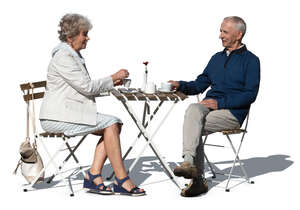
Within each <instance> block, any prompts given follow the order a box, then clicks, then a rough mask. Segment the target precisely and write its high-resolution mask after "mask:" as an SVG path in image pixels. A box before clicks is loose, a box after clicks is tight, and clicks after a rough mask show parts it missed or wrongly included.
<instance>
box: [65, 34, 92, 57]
mask: <svg viewBox="0 0 300 210" xmlns="http://www.w3.org/2000/svg"><path fill="white" fill-rule="evenodd" d="M88 33H89V31H80V33H79V34H78V35H77V36H75V37H74V38H72V39H70V38H68V40H67V41H68V43H69V45H70V46H71V47H72V48H73V49H74V50H75V51H76V52H79V51H80V50H82V49H85V48H86V44H87V42H88V40H90V38H89V36H88Z"/></svg>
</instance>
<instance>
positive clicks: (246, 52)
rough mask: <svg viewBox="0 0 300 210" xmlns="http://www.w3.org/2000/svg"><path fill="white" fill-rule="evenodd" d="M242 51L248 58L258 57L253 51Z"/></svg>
mask: <svg viewBox="0 0 300 210" xmlns="http://www.w3.org/2000/svg"><path fill="white" fill-rule="evenodd" d="M244 53H245V55H246V56H249V57H250V58H253V59H258V60H259V58H258V56H256V55H255V54H254V53H253V52H251V51H250V50H248V49H246V50H245V52H244Z"/></svg>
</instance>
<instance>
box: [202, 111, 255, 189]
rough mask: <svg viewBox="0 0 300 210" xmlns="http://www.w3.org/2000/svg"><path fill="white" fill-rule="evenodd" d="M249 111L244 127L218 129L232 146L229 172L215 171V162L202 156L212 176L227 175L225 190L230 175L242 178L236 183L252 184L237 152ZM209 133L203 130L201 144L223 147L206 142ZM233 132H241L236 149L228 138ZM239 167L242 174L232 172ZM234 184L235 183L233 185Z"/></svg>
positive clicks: (227, 186) (244, 131)
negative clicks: (232, 153) (232, 157)
mask: <svg viewBox="0 0 300 210" xmlns="http://www.w3.org/2000/svg"><path fill="white" fill-rule="evenodd" d="M249 113H250V112H249ZM249 113H248V115H247V117H246V121H245V123H244V125H245V126H244V127H243V128H239V129H230V130H223V131H220V132H219V133H222V134H223V135H225V136H226V138H227V140H228V142H229V144H230V146H231V148H232V151H233V152H234V159H233V161H232V166H231V168H230V172H229V174H226V173H224V172H222V171H221V170H218V171H215V170H214V168H217V167H216V164H217V163H215V164H214V163H212V162H210V161H209V160H208V158H207V155H206V154H205V153H204V157H205V159H206V161H207V164H208V166H209V169H210V170H211V172H212V174H213V176H212V178H216V174H221V175H224V176H226V177H227V183H226V186H225V191H226V192H229V191H230V188H231V187H229V182H230V180H231V178H232V177H234V178H242V181H240V182H239V183H238V184H241V183H243V182H248V183H250V184H254V182H253V181H250V179H249V177H248V174H247V172H246V169H245V167H244V164H243V163H242V161H241V159H240V158H239V153H240V150H241V147H242V143H243V140H244V137H245V134H246V133H247V126H248V121H249ZM210 134H211V133H208V132H205V131H204V134H203V135H202V136H203V137H204V141H203V144H204V145H206V146H215V147H224V146H221V145H215V144H207V143H206V142H207V138H208V135H210ZM234 134H241V139H240V142H239V144H238V149H236V148H235V147H234V144H233V143H232V139H231V138H230V136H231V135H234ZM236 164H238V166H239V167H240V168H241V171H242V175H241V176H240V175H236V174H233V171H234V169H235V168H236V167H237V165H236ZM235 186H236V185H235Z"/></svg>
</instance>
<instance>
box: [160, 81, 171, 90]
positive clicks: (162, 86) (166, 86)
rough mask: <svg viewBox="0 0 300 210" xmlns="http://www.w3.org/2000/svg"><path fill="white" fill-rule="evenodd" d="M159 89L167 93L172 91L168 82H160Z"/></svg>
mask: <svg viewBox="0 0 300 210" xmlns="http://www.w3.org/2000/svg"><path fill="white" fill-rule="evenodd" d="M160 89H161V90H162V91H166V92H169V91H171V90H172V84H171V83H169V82H162V83H161V84H160Z"/></svg>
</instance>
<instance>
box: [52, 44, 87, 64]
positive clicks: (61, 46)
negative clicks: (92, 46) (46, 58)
mask: <svg viewBox="0 0 300 210" xmlns="http://www.w3.org/2000/svg"><path fill="white" fill-rule="evenodd" d="M61 49H64V50H67V51H68V52H69V53H70V54H71V55H72V56H73V57H75V58H77V59H78V60H79V61H80V63H81V64H83V65H84V64H85V61H84V58H83V57H82V56H81V54H80V53H79V52H78V53H77V52H76V51H75V50H74V49H73V48H72V47H71V46H70V45H69V44H68V43H66V42H61V43H59V44H58V45H57V46H56V47H55V48H54V49H53V50H52V57H54V55H55V53H56V52H57V51H59V50H61Z"/></svg>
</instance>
